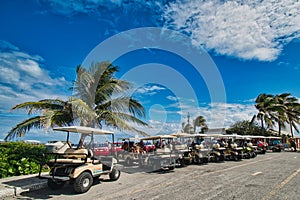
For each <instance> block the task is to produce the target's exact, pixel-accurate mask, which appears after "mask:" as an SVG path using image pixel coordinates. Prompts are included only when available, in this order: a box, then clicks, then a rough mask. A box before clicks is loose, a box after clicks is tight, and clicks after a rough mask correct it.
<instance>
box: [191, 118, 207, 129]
mask: <svg viewBox="0 0 300 200" xmlns="http://www.w3.org/2000/svg"><path fill="white" fill-rule="evenodd" d="M197 127H202V128H201V132H204V130H205V129H207V124H206V120H205V118H204V117H203V116H201V115H200V116H198V117H196V119H195V120H194V133H196V128H197Z"/></svg>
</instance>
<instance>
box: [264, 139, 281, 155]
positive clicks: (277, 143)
mask: <svg viewBox="0 0 300 200" xmlns="http://www.w3.org/2000/svg"><path fill="white" fill-rule="evenodd" d="M266 139H267V143H268V150H271V151H272V152H281V150H283V145H282V144H281V139H282V138H281V137H276V136H268V137H266Z"/></svg>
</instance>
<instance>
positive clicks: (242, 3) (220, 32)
mask: <svg viewBox="0 0 300 200" xmlns="http://www.w3.org/2000/svg"><path fill="white" fill-rule="evenodd" d="M299 10H300V2H299V1H294V0H285V1H271V0H266V1H260V0H233V1H223V0H212V1H205V0H191V1H179V0H177V1H176V2H174V3H170V5H169V6H167V7H166V9H165V13H164V20H165V26H166V27H168V28H171V29H175V30H178V31H181V32H183V33H185V34H187V35H189V36H190V37H191V38H192V39H193V40H194V44H195V45H196V46H202V47H204V48H205V49H207V50H211V51H215V52H216V53H218V54H222V55H229V56H235V57H238V58H242V59H256V60H260V61H273V60H275V59H276V58H277V57H278V55H279V54H280V53H281V51H282V48H283V46H284V45H285V44H286V43H289V42H290V41H291V40H293V39H294V38H299V36H300V13H299Z"/></svg>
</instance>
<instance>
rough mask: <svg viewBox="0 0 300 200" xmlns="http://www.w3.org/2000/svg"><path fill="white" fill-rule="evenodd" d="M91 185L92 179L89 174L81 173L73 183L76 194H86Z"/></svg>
mask: <svg viewBox="0 0 300 200" xmlns="http://www.w3.org/2000/svg"><path fill="white" fill-rule="evenodd" d="M92 184H93V177H92V175H91V174H90V173H89V172H83V173H81V174H80V175H79V176H78V177H77V178H76V179H75V182H74V185H73V187H74V190H75V192H77V193H84V192H87V191H88V190H89V189H90V188H91V186H92Z"/></svg>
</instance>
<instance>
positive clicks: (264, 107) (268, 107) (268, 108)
mask: <svg viewBox="0 0 300 200" xmlns="http://www.w3.org/2000/svg"><path fill="white" fill-rule="evenodd" d="M255 103H256V104H255V107H256V109H257V110H258V114H257V115H256V118H257V119H258V120H260V123H261V134H262V135H264V130H265V127H264V126H265V125H264V123H265V124H266V125H267V127H273V126H274V121H273V119H272V116H271V112H272V109H273V104H274V96H273V95H271V94H265V93H262V94H260V95H259V96H258V97H257V98H256V100H255Z"/></svg>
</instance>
